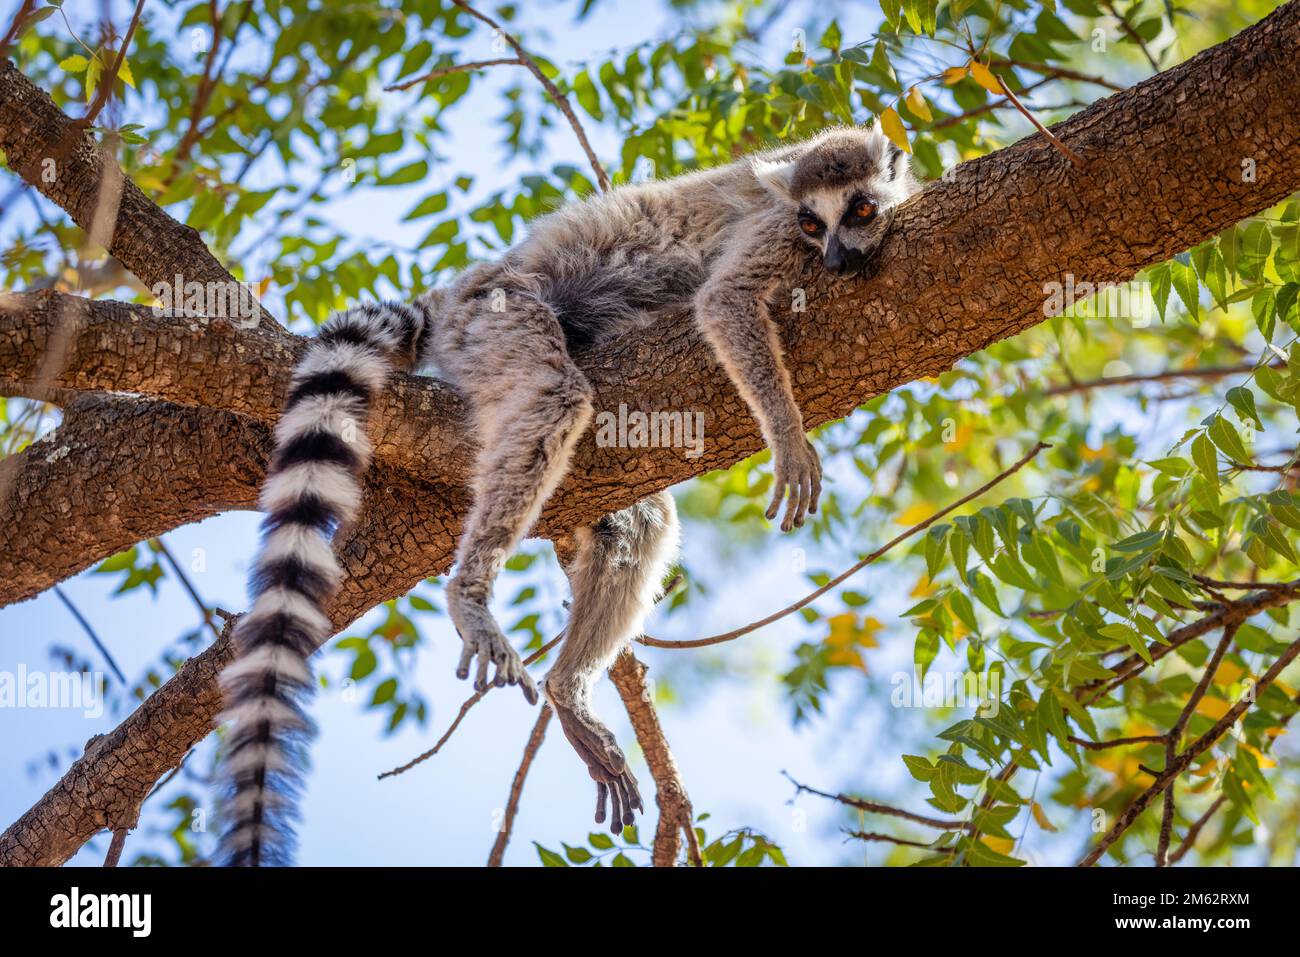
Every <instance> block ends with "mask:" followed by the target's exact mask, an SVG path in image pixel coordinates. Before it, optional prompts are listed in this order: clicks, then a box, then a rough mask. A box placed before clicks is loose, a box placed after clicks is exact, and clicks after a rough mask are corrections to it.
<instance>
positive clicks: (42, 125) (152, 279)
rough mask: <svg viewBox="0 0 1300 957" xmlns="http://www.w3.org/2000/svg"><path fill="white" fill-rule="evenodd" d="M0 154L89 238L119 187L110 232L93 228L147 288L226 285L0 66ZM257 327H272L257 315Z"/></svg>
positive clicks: (169, 223) (190, 242) (45, 98)
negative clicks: (110, 192) (108, 188)
mask: <svg viewBox="0 0 1300 957" xmlns="http://www.w3.org/2000/svg"><path fill="white" fill-rule="evenodd" d="M0 103H2V104H4V107H3V109H0V149H3V150H4V151H5V156H6V158H7V161H8V165H9V168H10V169H12V170H14V172H16V173H17V174H18V175H19V176H21V177H22V178H23V179H25V180H26V181H27V182H29V183H31V184H32V185H33V186H35V187H36V188H37V189H39V190H40V191H41V192H42V193H43V194H45V195H46V196H48V197H49V198H50V199H51V200H53V201H54V202H55V203H57V204H58V205H59V206H60V207H62V208H63V209H64V210H66V211H67V213H68V215H70V216H71V217H72V219H73V221H74V222H76V224H77V225H78V226H80V227H82V228H83V229H85V230H87V231H91V227H92V224H94V223H95V217H96V211H97V209H98V208H99V204H100V202H101V199H104V198H106V197H104V196H103V195H102V190H103V189H104V188H105V184H112V186H113V187H118V186H120V189H121V194H120V196H117V197H113V199H114V200H115V202H114V203H113V205H116V207H117V209H116V216H115V217H114V218H113V224H112V225H110V223H107V222H103V223H97V224H95V226H96V228H95V229H94V230H93V232H94V233H95V234H96V235H97V236H99V235H105V236H107V235H109V233H108V231H109V230H111V239H110V241H109V242H108V244H107V245H108V249H109V252H111V253H112V254H113V255H114V256H115V257H117V259H119V260H120V261H121V262H122V264H123V265H124V266H126V268H127V269H129V270H131V272H133V273H134V274H135V275H136V277H137V278H139V279H140V281H141V282H143V283H144V284H145V285H146V286H148V287H149V288H151V289H152V288H153V287H154V285H155V284H157V283H160V282H161V283H168V284H171V283H173V282H174V280H175V277H176V276H177V275H183V276H184V277H185V279H186V281H187V282H192V281H197V282H220V283H224V282H230V281H232V277H231V275H230V273H229V272H228V271H227V270H226V267H225V266H223V265H221V263H220V262H218V261H217V258H216V257H215V256H213V255H212V253H211V252H210V251H209V250H208V247H207V244H206V243H204V242H203V237H202V236H200V235H199V233H198V230H196V229H194V228H193V227H190V226H186V225H184V224H183V223H179V222H177V221H176V220H174V219H172V218H171V217H170V216H168V215H167V214H166V213H164V212H163V211H162V210H161V209H159V208H158V206H157V205H156V204H155V203H154V202H153V201H152V200H151V199H149V197H147V196H145V194H144V193H143V192H141V191H140V188H139V187H138V186H136V185H135V183H133V182H132V181H131V180H130V179H128V178H127V177H126V176H125V175H124V174H123V173H122V171H121V168H120V167H119V166H118V165H117V161H116V160H115V159H114V158H113V157H112V156H110V155H109V154H108V153H106V152H105V151H104V150H103V149H102V148H101V147H100V146H99V144H98V143H96V142H95V138H94V137H93V136H92V135H91V134H90V133H88V132H87V131H85V130H83V129H80V128H78V127H77V126H76V125H75V124H74V123H73V121H72V120H71V119H69V118H68V116H67V114H65V113H64V112H63V111H62V110H60V109H59V107H58V106H57V105H56V104H55V102H54V101H53V100H52V99H50V96H49V94H48V93H46V92H45V91H44V90H42V89H40V88H39V87H37V86H36V85H35V84H34V83H32V82H31V81H30V80H28V79H27V77H25V76H23V74H22V73H20V72H19V70H18V68H17V67H16V66H14V64H13V61H11V60H9V59H8V58H0ZM261 315H262V319H263V320H264V321H266V322H269V323H271V324H274V322H275V321H274V320H273V319H271V317H270V316H269V315H268V314H266V313H265V312H262V314H261Z"/></svg>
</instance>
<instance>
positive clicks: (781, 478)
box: [764, 439, 822, 532]
mask: <svg viewBox="0 0 1300 957" xmlns="http://www.w3.org/2000/svg"><path fill="white" fill-rule="evenodd" d="M772 453H773V456H774V457H775V459H776V474H775V476H774V481H773V483H772V501H771V503H770V504H769V505H768V506H767V511H766V512H765V513H764V515H765V516H766V517H767V519H768V520H769V521H771V520H772V519H775V518H776V516H777V515H778V514H779V513H780V511H781V502H782V501H784V502H785V515H784V516H782V518H781V531H783V532H788V531H790V530H791V529H795V528H802V527H803V523H804V517H805V515H807V514H808V513H810V512H815V511H817V503H818V501H819V500H820V499H821V494H822V464H821V459H820V458H819V457H818V455H817V450H816V449H814V448H813V446H812V443H811V442H809V441H808V440H807V439H804V440H803V444H802V445H798V444H795V445H790V446H783V447H777V448H774V449H773V450H772Z"/></svg>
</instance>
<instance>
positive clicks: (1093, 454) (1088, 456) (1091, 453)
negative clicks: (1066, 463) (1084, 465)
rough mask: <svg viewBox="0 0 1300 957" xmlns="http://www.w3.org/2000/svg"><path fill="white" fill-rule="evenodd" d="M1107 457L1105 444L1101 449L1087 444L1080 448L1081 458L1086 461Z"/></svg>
mask: <svg viewBox="0 0 1300 957" xmlns="http://www.w3.org/2000/svg"><path fill="white" fill-rule="evenodd" d="M1105 457H1106V446H1104V445H1103V446H1102V447H1101V448H1099V449H1094V448H1090V447H1089V446H1087V445H1085V446H1084V447H1083V448H1081V449H1079V458H1081V459H1083V460H1084V461H1085V462H1095V461H1097V460H1098V459H1101V458H1105Z"/></svg>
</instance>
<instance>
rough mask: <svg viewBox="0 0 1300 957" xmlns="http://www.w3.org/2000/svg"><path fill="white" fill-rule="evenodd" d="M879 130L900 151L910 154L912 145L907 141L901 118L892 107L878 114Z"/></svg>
mask: <svg viewBox="0 0 1300 957" xmlns="http://www.w3.org/2000/svg"><path fill="white" fill-rule="evenodd" d="M880 128H881V129H882V130H884V132H885V135H886V136H888V137H889V138H890V139H891V140H893V141H894V145H895V146H897V147H898V148H899V149H900V150H902V151H903V152H904V153H910V152H912V144H911V143H909V142H908V141H907V130H905V129H904V128H903V120H902V117H900V116H899V115H898V111H897V110H895V109H894V108H893V107H892V106H891V107H890V108H889V109H887V110H885V112H883V113H881V114H880Z"/></svg>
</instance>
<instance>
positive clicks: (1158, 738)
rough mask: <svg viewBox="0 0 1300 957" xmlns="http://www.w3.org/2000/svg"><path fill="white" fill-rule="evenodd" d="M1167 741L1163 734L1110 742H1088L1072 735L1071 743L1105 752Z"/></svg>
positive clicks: (1140, 735) (1113, 739) (1138, 736)
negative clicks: (1134, 745) (1133, 745)
mask: <svg viewBox="0 0 1300 957" xmlns="http://www.w3.org/2000/svg"><path fill="white" fill-rule="evenodd" d="M1164 740H1165V736H1164V735H1163V734H1139V735H1136V736H1134V737H1132V738H1112V739H1110V740H1109V741H1088V740H1087V739H1085V738H1076V737H1075V736H1074V735H1070V742H1071V743H1072V744H1077V745H1078V746H1079V747H1081V748H1087V749H1088V750H1089V751H1104V750H1106V749H1107V748H1122V747H1125V746H1126V745H1130V744H1159V743H1160V742H1162V741H1164Z"/></svg>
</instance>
